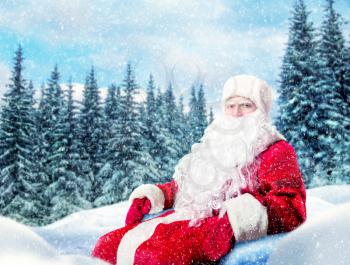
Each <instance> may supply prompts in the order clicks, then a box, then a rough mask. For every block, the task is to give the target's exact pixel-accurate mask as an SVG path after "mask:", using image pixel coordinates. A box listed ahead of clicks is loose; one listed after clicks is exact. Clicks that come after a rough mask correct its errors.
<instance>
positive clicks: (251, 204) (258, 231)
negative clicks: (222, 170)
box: [224, 193, 268, 242]
mask: <svg viewBox="0 0 350 265" xmlns="http://www.w3.org/2000/svg"><path fill="white" fill-rule="evenodd" d="M224 205H225V206H226V209H227V214H228V219H229V221H230V224H231V226H232V230H233V232H234V236H235V239H236V241H237V242H241V241H247V240H254V239H258V238H260V237H262V236H265V235H266V234H267V227H268V217H267V210H266V207H264V206H263V205H262V204H261V203H260V202H259V201H258V200H257V199H255V198H254V196H253V195H251V194H249V193H245V194H243V195H241V196H238V197H236V198H232V199H229V200H227V201H225V202H224Z"/></svg>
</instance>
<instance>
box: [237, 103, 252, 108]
mask: <svg viewBox="0 0 350 265" xmlns="http://www.w3.org/2000/svg"><path fill="white" fill-rule="evenodd" d="M240 105H241V107H243V108H251V107H252V106H253V105H252V104H251V103H242V104H240Z"/></svg>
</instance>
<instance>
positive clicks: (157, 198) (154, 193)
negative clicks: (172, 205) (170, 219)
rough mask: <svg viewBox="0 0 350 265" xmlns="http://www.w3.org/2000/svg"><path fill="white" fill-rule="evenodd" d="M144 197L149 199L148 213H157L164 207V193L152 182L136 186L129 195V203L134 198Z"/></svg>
mask: <svg viewBox="0 0 350 265" xmlns="http://www.w3.org/2000/svg"><path fill="white" fill-rule="evenodd" d="M144 197H146V198H147V199H149V200H150V201H151V210H150V212H149V213H151V214H152V213H158V212H160V211H162V210H163V208H164V201H165V198H164V194H163V191H162V190H161V189H160V188H158V187H157V186H156V185H153V184H143V185H140V186H138V187H137V188H136V189H135V190H134V191H133V192H132V193H131V194H130V197H129V203H130V204H131V203H132V201H133V200H134V199H136V198H139V199H142V198H144Z"/></svg>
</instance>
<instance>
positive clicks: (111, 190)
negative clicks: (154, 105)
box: [103, 64, 157, 201]
mask: <svg viewBox="0 0 350 265" xmlns="http://www.w3.org/2000/svg"><path fill="white" fill-rule="evenodd" d="M137 88H138V86H137V84H136V81H135V77H134V73H133V69H132V68H131V65H130V64H128V65H127V69H126V75H125V78H124V80H123V83H122V86H121V89H122V93H121V94H122V95H121V98H120V115H119V118H118V131H115V137H114V138H113V140H112V141H111V146H113V148H115V150H116V151H115V154H114V158H113V166H114V165H115V166H116V168H115V171H114V172H113V175H112V178H110V179H109V180H108V181H107V182H106V183H105V185H104V186H103V193H104V194H109V196H108V197H107V198H106V200H110V201H111V200H115V201H119V200H125V199H127V198H128V196H129V195H130V193H131V191H132V190H133V189H135V188H136V187H138V186H139V185H140V184H142V183H144V180H145V179H150V178H152V176H153V175H155V174H157V168H156V167H155V166H154V165H153V164H151V163H150V161H152V157H151V156H150V155H149V153H148V152H147V150H143V149H142V146H143V145H142V143H141V141H142V137H141V129H140V127H141V126H140V117H139V115H140V106H139V104H138V103H137V102H136V101H135V96H136V95H137V93H138V91H137ZM106 196H107V195H106ZM106 200H105V201H106Z"/></svg>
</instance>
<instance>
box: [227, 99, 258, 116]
mask: <svg viewBox="0 0 350 265" xmlns="http://www.w3.org/2000/svg"><path fill="white" fill-rule="evenodd" d="M255 110H256V105H255V104H254V102H253V101H251V100H250V99H248V98H245V97H239V96H234V97H231V98H229V99H228V100H227V101H226V103H225V115H229V116H232V117H241V116H244V115H247V114H249V113H252V112H254V111H255Z"/></svg>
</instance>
